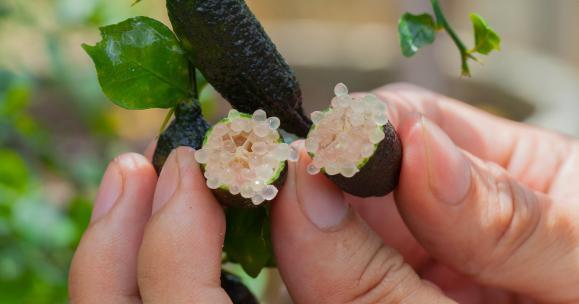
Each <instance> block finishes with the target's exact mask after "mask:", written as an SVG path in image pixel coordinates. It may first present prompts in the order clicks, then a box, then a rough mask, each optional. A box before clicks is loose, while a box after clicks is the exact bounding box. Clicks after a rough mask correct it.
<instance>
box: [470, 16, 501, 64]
mask: <svg viewBox="0 0 579 304" xmlns="http://www.w3.org/2000/svg"><path fill="white" fill-rule="evenodd" d="M470 20H471V21H472V25H473V27H474V44H475V47H474V48H473V49H472V50H471V51H470V52H471V53H474V52H476V53H479V54H483V55H488V54H489V53H490V52H492V51H494V50H497V51H500V50H501V37H499V35H498V34H497V33H496V32H495V31H494V30H493V29H492V28H490V27H489V26H488V24H487V23H486V21H485V20H484V19H483V17H481V16H479V15H477V14H474V13H473V14H470Z"/></svg>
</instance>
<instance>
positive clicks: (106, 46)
mask: <svg viewBox="0 0 579 304" xmlns="http://www.w3.org/2000/svg"><path fill="white" fill-rule="evenodd" d="M100 31H101V36H102V40H101V41H100V42H98V43H97V44H96V45H94V46H89V45H86V44H83V46H82V47H83V48H84V50H85V51H86V52H87V53H88V55H89V56H90V57H91V58H92V60H93V61H94V64H95V67H96V70H97V74H98V79H99V83H100V85H101V87H102V89H103V91H104V93H105V95H107V97H108V98H109V99H110V100H111V101H112V102H114V103H115V104H117V105H119V106H121V107H123V108H126V109H148V108H170V107H173V106H175V105H176V104H177V102H179V101H181V100H184V99H186V98H187V97H188V95H189V92H190V88H191V84H190V81H189V70H188V61H187V59H186V57H185V52H184V51H183V50H182V49H181V46H180V44H179V41H178V40H177V38H176V37H175V35H174V34H173V32H172V31H171V30H170V29H169V28H168V27H167V26H165V25H164V24H163V23H161V22H159V21H156V20H154V19H151V18H148V17H135V18H130V19H127V20H125V21H123V22H121V23H118V24H113V25H109V26H105V27H102V28H101V29H100Z"/></svg>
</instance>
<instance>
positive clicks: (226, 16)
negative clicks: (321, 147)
mask: <svg viewBox="0 0 579 304" xmlns="http://www.w3.org/2000/svg"><path fill="white" fill-rule="evenodd" d="M167 10H168V13H169V18H170V20H171V24H172V25H173V29H174V31H175V33H177V36H178V37H179V39H180V40H181V42H182V45H183V47H184V48H185V50H186V51H187V53H188V56H189V59H190V60H191V62H192V63H193V65H194V66H195V67H196V68H198V69H199V70H200V71H201V72H202V73H203V75H204V76H205V78H206V79H207V80H208V81H209V83H211V84H212V85H213V86H214V87H215V89H217V91H219V92H220V93H221V95H222V96H223V97H224V98H225V99H226V100H227V101H229V102H230V103H231V104H232V105H233V107H234V108H236V109H237V110H239V111H240V112H245V113H253V111H255V110H257V109H259V108H261V109H264V110H265V111H266V112H267V113H268V114H269V115H272V116H277V117H279V118H280V120H281V122H282V128H283V129H285V130H286V131H288V132H291V133H294V134H296V135H298V136H301V137H305V136H306V134H307V132H308V130H309V127H310V125H311V121H310V119H309V118H308V117H307V116H306V115H305V114H304V112H303V109H302V105H301V103H302V102H301V100H302V96H301V95H302V93H301V90H300V87H299V84H298V82H297V79H296V77H295V75H294V74H293V72H292V70H291V69H290V67H289V66H288V64H287V63H286V62H285V60H284V59H283V57H282V56H281V55H280V53H279V52H278V51H277V49H276V47H275V45H274V44H273V43H272V42H271V40H270V38H269V37H268V36H267V34H266V33H265V31H264V29H263V27H262V26H261V24H260V23H259V21H257V19H256V18H255V16H254V15H253V13H252V12H251V11H250V10H249V8H248V7H247V5H246V4H245V2H244V1H243V0H167Z"/></svg>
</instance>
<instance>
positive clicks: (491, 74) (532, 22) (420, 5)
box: [0, 0, 579, 304]
mask: <svg viewBox="0 0 579 304" xmlns="http://www.w3.org/2000/svg"><path fill="white" fill-rule="evenodd" d="M441 3H442V6H443V8H444V9H445V13H446V14H447V18H448V19H449V21H450V22H451V24H452V25H453V26H454V27H455V28H456V29H457V30H459V33H460V35H461V37H462V38H463V40H464V41H465V42H467V44H470V45H472V37H473V35H472V29H471V25H470V23H469V18H468V13H470V12H477V13H479V14H480V15H482V16H483V17H485V19H486V20H487V21H488V22H489V24H490V25H491V26H492V27H493V28H494V29H495V30H496V31H497V32H498V33H499V34H500V35H501V37H502V39H503V44H502V46H503V50H502V51H501V52H499V53H494V54H492V55H491V56H490V57H481V58H482V61H483V64H482V65H477V64H471V68H472V74H473V77H472V78H461V77H459V74H460V69H459V68H460V67H459V54H458V51H457V50H456V48H455V47H454V45H453V44H452V43H451V41H450V39H448V37H447V36H446V35H444V34H442V35H439V36H438V39H437V41H436V42H435V44H434V45H433V46H430V47H428V48H426V49H423V50H421V51H420V52H419V53H418V55H417V56H416V57H415V58H412V59H406V58H404V57H402V56H401V53H400V50H399V46H398V40H397V36H396V27H397V20H398V18H399V16H400V15H401V14H402V13H404V12H405V11H410V12H413V13H420V12H424V11H429V9H430V5H429V1H427V0H412V1H409V0H359V1H346V0H316V1H311V0H283V1H281V0H279V1H275V2H273V1H268V0H248V4H249V6H250V7H251V8H252V9H253V10H254V12H255V14H256V15H257V17H258V18H259V19H260V20H262V22H263V25H264V27H265V29H266V31H267V32H268V33H269V34H270V35H271V37H272V39H273V40H274V42H275V43H276V44H277V45H278V47H279V50H280V52H281V53H282V54H283V55H284V56H285V57H286V59H287V60H288V62H289V63H290V64H291V65H292V66H293V67H294V68H295V71H296V74H297V76H298V79H299V80H300V82H301V85H302V89H303V91H304V92H303V93H304V105H305V108H306V111H307V112H310V111H313V110H318V109H321V108H323V107H325V105H326V104H327V103H328V101H329V98H330V96H331V93H332V88H333V86H334V85H335V84H336V83H337V82H344V83H346V84H347V85H348V86H349V88H350V90H351V91H362V90H369V89H372V88H375V87H377V86H380V85H382V84H385V83H388V82H395V81H409V82H412V83H416V84H418V85H421V86H425V87H427V88H430V89H433V90H436V91H439V92H441V93H444V94H447V95H450V96H452V97H456V98H458V99H461V100H464V101H465V102H469V103H471V104H473V105H475V106H477V107H480V108H483V109H485V110H487V111H490V112H493V113H496V114H499V115H502V116H505V117H508V118H511V119H515V120H519V121H526V122H529V123H532V124H535V125H539V126H543V127H547V128H550V129H554V130H558V131H561V132H564V133H567V134H570V135H579V120H578V119H577V118H576V117H577V115H578V113H579V85H578V84H579V81H578V80H579V78H578V77H579V74H578V72H579V33H578V32H575V30H574V29H577V28H578V27H579V19H577V18H575V12H577V11H579V2H578V1H575V0H555V1H540V0H511V1H500V0H485V1H482V0H480V1H464V0H463V1H459V0H453V1H451V0H443V1H441ZM136 15H147V16H151V17H154V18H157V19H159V20H161V21H163V22H165V23H166V24H169V22H168V20H167V17H166V12H165V8H164V1H153V0H143V1H142V2H141V3H139V4H137V5H135V6H133V7H131V2H130V0H116V1H113V0H35V1H25V0H0V303H40V304H41V303H65V302H66V278H67V271H68V265H69V262H70V259H71V256H72V253H73V251H74V248H75V246H76V244H77V243H78V240H79V238H80V236H81V234H82V231H83V230H84V229H85V227H86V225H87V222H88V217H89V216H90V208H91V200H92V198H93V196H94V194H95V191H96V189H97V186H98V182H99V179H100V178H101V176H102V174H103V171H104V168H105V166H106V164H107V162H108V161H109V160H110V159H112V158H113V157H114V156H115V155H117V154H119V153H121V152H126V151H143V149H144V147H145V146H146V145H147V144H148V143H149V142H150V141H151V140H152V139H153V138H154V137H155V136H156V135H157V134H158V132H159V127H160V125H161V122H162V120H163V117H164V116H165V114H166V111H165V110H144V111H127V110H123V109H120V108H118V107H116V106H114V105H113V104H112V103H110V102H109V101H107V100H106V98H105V97H104V95H103V94H102V92H101V91H100V88H99V85H98V82H97V79H96V74H95V71H94V67H93V65H92V63H91V61H90V60H89V58H88V56H87V55H86V54H85V53H84V52H83V51H82V49H81V48H80V45H81V43H85V42H86V43H90V44H94V43H95V42H97V41H98V40H99V34H98V28H97V27H98V26H101V25H106V24H110V23H116V22H120V21H122V20H123V19H125V18H127V17H131V16H136ZM202 96H203V98H202V102H203V110H204V112H205V114H206V115H207V116H208V117H209V119H210V120H215V119H217V118H219V117H220V116H221V115H222V114H224V113H226V111H227V110H228V108H227V105H226V103H225V102H224V101H222V100H220V99H219V96H218V95H217V94H216V93H215V92H214V91H213V90H212V89H211V88H210V87H207V88H206V89H204V91H203V93H202ZM280 286H281V285H280V280H279V277H277V276H276V274H275V272H272V271H269V272H265V273H263V275H260V277H259V278H258V279H257V280H255V281H252V282H251V288H253V289H254V291H256V292H257V293H258V294H260V295H261V296H262V297H263V298H266V299H267V300H266V302H270V303H281V302H283V301H282V300H280V298H276V297H277V296H278V295H279V290H280V288H281V287H280ZM281 290H283V288H281ZM282 294H283V292H282ZM275 299H277V300H275Z"/></svg>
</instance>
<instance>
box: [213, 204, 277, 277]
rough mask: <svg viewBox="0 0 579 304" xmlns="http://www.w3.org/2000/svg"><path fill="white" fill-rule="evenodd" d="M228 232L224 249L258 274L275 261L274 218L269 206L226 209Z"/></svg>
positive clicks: (251, 273)
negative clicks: (267, 207) (271, 218)
mask: <svg viewBox="0 0 579 304" xmlns="http://www.w3.org/2000/svg"><path fill="white" fill-rule="evenodd" d="M226 218H227V230H226V231H227V232H226V234H225V242H224V248H223V250H224V251H225V252H226V253H227V257H228V258H229V259H230V260H231V261H232V262H236V263H239V264H241V267H243V270H245V272H246V273H247V274H248V275H250V276H251V277H253V278H255V277H257V275H258V274H259V273H260V271H261V269H263V268H264V267H266V266H270V265H274V263H273V262H272V261H273V248H272V244H271V239H270V234H271V233H270V229H271V226H270V222H269V215H268V210H267V209H266V208H265V207H260V208H251V209H233V208H229V209H227V210H226Z"/></svg>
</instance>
